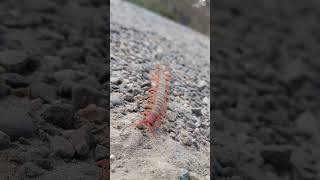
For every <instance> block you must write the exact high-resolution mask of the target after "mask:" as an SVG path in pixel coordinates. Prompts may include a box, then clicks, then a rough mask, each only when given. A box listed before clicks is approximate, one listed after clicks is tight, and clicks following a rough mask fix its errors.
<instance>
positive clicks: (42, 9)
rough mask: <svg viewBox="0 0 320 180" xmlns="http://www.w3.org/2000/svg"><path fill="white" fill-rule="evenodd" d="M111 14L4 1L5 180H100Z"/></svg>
mask: <svg viewBox="0 0 320 180" xmlns="http://www.w3.org/2000/svg"><path fill="white" fill-rule="evenodd" d="M107 8H108V6H107V3H106V1H103V0H102V1H99V0H94V1H91V0H81V1H60V0H47V1H43V0H23V1H20V0H10V1H6V0H3V1H0V12H1V13H0V115H1V117H0V179H1V180H2V179H9V180H22V179H23V180H25V179H26V180H27V179H41V180H46V179H48V180H52V179H68V180H75V179H87V180H95V179H96V180H98V179H100V178H99V176H100V174H101V173H102V168H101V167H100V166H101V165H99V163H100V164H101V163H102V162H103V161H104V160H106V159H108V158H109V157H108V154H109V152H108V148H109V147H108V144H109V142H108V141H107V139H108V137H106V134H109V133H108V132H109V128H108V126H109V124H108V122H109V121H108V108H107V107H108V106H109V104H108V103H107V102H108V101H107V96H106V95H107V94H108V92H107V90H108V88H107V87H108V84H109V82H107V79H108V78H109V76H108V73H107V64H106V59H105V56H106V54H105V49H106V47H105V44H104V40H105V39H106V38H105V37H106V30H107V29H106V28H107V24H108V22H107V21H106V15H107V14H106V13H105V12H108V11H107ZM102 165H103V164H102Z"/></svg>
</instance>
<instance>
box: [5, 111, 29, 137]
mask: <svg viewBox="0 0 320 180" xmlns="http://www.w3.org/2000/svg"><path fill="white" fill-rule="evenodd" d="M0 114H1V118H0V131H3V132H4V133H6V134H7V135H8V136H9V137H10V138H11V140H16V139H18V138H19V137H25V138H29V137H32V136H33V131H34V125H33V122H32V119H31V117H30V116H29V115H28V114H27V113H24V112H20V111H12V110H4V109H0Z"/></svg>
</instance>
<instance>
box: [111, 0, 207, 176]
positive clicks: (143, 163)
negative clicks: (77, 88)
mask: <svg viewBox="0 0 320 180" xmlns="http://www.w3.org/2000/svg"><path fill="white" fill-rule="evenodd" d="M110 9H111V23H110V28H111V29H110V31H111V34H110V41H111V42H110V57H111V61H110V66H111V80H110V81H111V97H110V101H111V102H110V103H111V105H110V106H111V112H110V114H111V127H110V128H111V130H110V132H111V133H110V135H111V142H110V143H111V149H110V153H111V157H110V159H111V164H110V166H111V167H110V168H111V179H121V178H122V179H130V180H135V179H164V180H168V179H179V178H183V177H186V176H189V177H190V178H191V179H199V180H200V179H201V180H202V179H210V176H209V173H210V172H209V171H210V162H209V153H210V150H209V148H210V115H209V114H210V113H209V109H210V99H209V94H210V90H209V81H210V78H209V75H210V73H209V71H210V69H209V63H210V62H209V50H210V44H209V38H208V37H205V36H204V35H201V34H199V33H197V32H194V31H192V30H190V29H189V28H186V27H184V26H182V25H179V24H176V23H174V22H171V21H169V20H167V19H165V18H162V17H160V16H158V15H155V14H153V13H151V12H149V11H147V10H145V9H142V8H140V7H137V6H134V5H132V4H129V3H127V2H124V1H120V0H112V1H111V8H110ZM124 12H125V13H124ZM158 62H159V63H161V64H164V65H166V66H167V67H168V68H169V70H170V72H171V76H172V80H171V89H170V99H169V107H168V111H167V114H166V115H167V117H166V120H165V121H164V124H163V125H162V126H161V128H160V130H159V132H158V134H159V137H158V138H152V137H150V136H149V134H148V133H147V132H145V131H144V130H140V129H137V128H135V127H134V126H131V125H132V124H133V123H134V122H135V121H137V120H140V119H141V118H142V117H141V115H140V112H141V111H143V104H144V101H143V99H144V97H146V96H147V90H148V89H149V88H150V81H149V78H148V77H149V73H150V71H152V70H153V68H154V67H155V64H156V63H158Z"/></svg>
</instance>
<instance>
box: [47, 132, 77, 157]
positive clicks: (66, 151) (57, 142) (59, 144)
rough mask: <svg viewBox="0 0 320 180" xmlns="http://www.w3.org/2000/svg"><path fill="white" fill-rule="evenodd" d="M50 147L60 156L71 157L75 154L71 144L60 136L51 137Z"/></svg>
mask: <svg viewBox="0 0 320 180" xmlns="http://www.w3.org/2000/svg"><path fill="white" fill-rule="evenodd" d="M50 147H51V149H52V151H53V153H54V154H55V155H58V156H60V157H62V158H72V157H73V156H74V154H75V149H74V147H73V146H72V144H71V143H70V142H69V141H67V140H66V139H65V138H63V137H61V136H54V137H53V138H51V139H50Z"/></svg>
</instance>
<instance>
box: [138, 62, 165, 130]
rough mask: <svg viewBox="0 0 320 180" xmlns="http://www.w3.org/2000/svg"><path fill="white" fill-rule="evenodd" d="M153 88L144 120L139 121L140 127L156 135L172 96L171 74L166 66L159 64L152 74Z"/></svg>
mask: <svg viewBox="0 0 320 180" xmlns="http://www.w3.org/2000/svg"><path fill="white" fill-rule="evenodd" d="M150 80H151V82H152V83H151V88H150V89H149V95H148V97H147V98H146V101H147V103H146V104H145V106H144V111H143V112H142V115H143V119H142V120H140V121H138V122H137V123H136V125H137V126H138V127H141V126H143V127H145V128H147V129H148V130H149V132H151V133H152V134H154V132H155V129H156V128H159V127H160V126H161V124H162V120H163V119H164V118H165V115H166V111H167V105H168V100H169V95H170V89H169V85H170V74H169V71H168V70H167V69H166V68H165V66H163V65H160V64H157V65H156V69H155V71H153V72H152V73H151V76H150Z"/></svg>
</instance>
